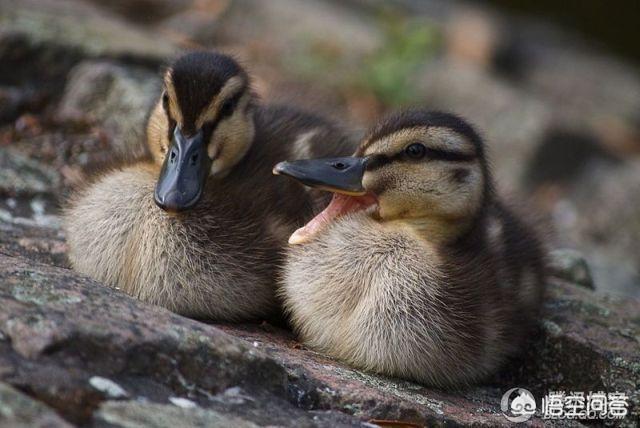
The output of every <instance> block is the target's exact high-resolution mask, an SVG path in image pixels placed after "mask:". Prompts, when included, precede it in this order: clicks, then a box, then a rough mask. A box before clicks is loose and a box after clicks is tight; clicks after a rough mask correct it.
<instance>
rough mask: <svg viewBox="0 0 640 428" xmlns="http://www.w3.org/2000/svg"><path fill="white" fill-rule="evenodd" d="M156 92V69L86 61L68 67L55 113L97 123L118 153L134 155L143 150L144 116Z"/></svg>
mask: <svg viewBox="0 0 640 428" xmlns="http://www.w3.org/2000/svg"><path fill="white" fill-rule="evenodd" d="M159 94H160V79H159V76H158V75H156V74H155V73H151V72H148V71H145V70H143V69H139V68H134V67H123V66H119V65H116V64H113V63H111V62H100V61H99V62H94V61H87V62H82V63H80V64H79V65H77V66H76V67H75V68H73V70H71V72H70V74H69V78H68V82H67V85H66V87H65V90H64V95H63V97H62V100H61V101H60V104H59V108H58V114H59V117H60V118H61V119H66V120H75V119H78V118H84V119H87V120H89V121H92V122H96V123H100V124H101V126H102V127H103V128H104V130H105V131H106V132H107V133H108V135H109V137H110V140H111V142H112V144H113V146H114V150H115V152H116V154H117V155H120V156H137V155H140V154H142V153H144V150H145V148H144V139H143V137H144V129H145V124H146V118H147V116H148V113H149V111H150V109H151V106H152V104H153V102H154V101H155V100H156V98H157V97H158V96H159Z"/></svg>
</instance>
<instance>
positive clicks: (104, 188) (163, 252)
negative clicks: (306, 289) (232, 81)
mask: <svg viewBox="0 0 640 428" xmlns="http://www.w3.org/2000/svg"><path fill="white" fill-rule="evenodd" d="M216 55H218V54H216ZM174 70H175V69H174ZM174 72H175V71H174ZM174 78H175V76H174ZM203 78H205V77H203ZM172 89H173V88H171V89H167V91H171V90H172ZM183 94H184V92H183ZM183 96H184V95H183ZM244 96H245V95H243V97H244ZM170 102H171V103H173V102H174V100H171V101H170ZM164 103H165V105H166V104H168V103H167V102H166V101H165V102H164ZM161 104H162V102H160V103H159V105H158V106H156V109H155V111H154V113H152V115H151V119H150V124H149V131H148V134H149V135H148V145H149V148H150V151H151V153H152V154H153V155H154V158H153V159H152V160H150V161H145V162H138V163H134V164H132V165H128V166H124V167H121V168H118V169H116V170H114V171H112V172H110V173H108V174H105V175H103V176H101V177H98V178H97V179H96V180H95V181H94V182H93V183H92V184H91V185H89V186H87V187H85V188H84V189H82V190H81V191H79V192H78V193H77V194H76V195H75V196H73V198H72V200H71V203H70V204H69V207H68V208H67V210H66V215H65V224H66V234H67V241H68V244H69V258H70V260H71V263H72V265H73V267H74V268H75V269H76V270H78V271H80V272H83V273H85V274H87V275H89V276H91V277H93V278H95V279H97V280H100V281H102V282H104V283H106V284H108V285H110V286H113V287H117V288H119V289H121V290H122V291H124V292H126V293H128V294H130V295H132V296H134V297H137V298H139V299H141V300H144V301H147V302H149V303H153V304H157V305H160V306H164V307H166V308H168V309H170V310H172V311H175V312H177V313H180V314H183V315H186V316H191V317H196V318H206V319H213V320H224V321H239V320H246V319H256V318H260V317H266V316H269V315H272V314H273V312H274V311H275V309H276V308H277V304H276V299H275V297H274V282H275V273H276V266H277V265H278V261H279V260H280V258H281V250H282V247H283V245H284V243H285V242H286V239H287V236H288V235H289V234H290V232H291V231H292V230H293V229H294V228H295V226H296V225H297V224H300V223H301V222H303V221H304V220H305V218H309V217H310V215H311V213H312V212H313V210H314V204H315V203H317V200H319V199H321V198H319V197H318V194H317V193H314V192H310V191H306V190H304V189H303V188H302V187H301V186H298V185H296V184H294V183H291V185H290V186H285V187H283V186H282V185H281V183H276V182H275V181H274V179H273V177H272V175H271V169H272V166H273V165H274V164H275V163H276V162H277V161H278V160H281V159H285V158H287V157H290V156H293V157H298V156H299V155H304V156H308V155H309V154H311V155H316V154H321V155H322V154H324V155H327V154H329V153H336V152H338V153H339V152H345V151H346V152H349V151H351V149H352V146H353V144H352V140H351V139H350V138H349V137H348V136H347V134H346V133H345V132H343V131H341V130H340V129H338V128H337V127H335V126H333V125H332V124H330V123H329V122H327V121H325V120H323V119H320V118H317V117H315V116H313V115H311V114H308V113H305V112H301V111H299V110H296V109H294V108H290V107H285V106H280V107H277V106H274V107H262V106H258V105H251V103H250V102H246V103H245V104H243V103H242V101H240V102H238V103H237V105H238V107H237V108H238V109H244V110H243V112H242V114H243V115H244V120H245V121H246V122H248V123H249V125H250V127H251V132H241V131H238V129H237V128H238V126H239V125H238V124H237V123H236V128H233V126H230V125H228V124H226V125H225V124H223V123H221V124H216V127H217V129H218V130H220V129H222V130H224V127H225V126H227V127H229V128H227V130H226V131H224V132H221V133H220V134H218V135H217V136H216V132H218V131H215V132H214V133H213V136H212V137H211V140H212V142H211V143H210V145H209V147H207V148H206V150H208V152H209V153H211V152H212V151H217V152H218V153H219V152H221V153H222V154H221V155H220V156H222V157H224V156H225V153H232V154H233V153H234V152H236V151H238V150H237V149H236V148H235V147H233V145H234V144H242V141H239V142H236V141H235V140H234V139H236V138H238V135H240V136H243V135H244V136H249V137H250V141H249V142H247V143H246V144H247V146H248V147H247V148H246V150H244V149H241V150H239V151H240V152H243V153H242V154H241V155H239V156H238V160H237V161H236V162H235V163H234V164H233V165H232V166H230V167H226V166H225V167H220V166H219V165H218V166H217V165H216V162H217V160H216V159H218V158H219V157H220V156H218V157H216V158H215V159H214V161H213V162H212V166H211V170H212V171H214V169H219V170H222V171H223V172H222V173H221V174H216V173H213V172H212V173H210V174H209V175H208V176H207V177H205V183H204V184H203V186H204V191H202V192H201V195H200V196H199V200H198V202H197V203H196V204H195V205H194V206H191V207H189V208H188V209H178V210H172V209H166V207H165V209H161V208H160V207H159V206H158V205H160V206H162V205H163V204H165V203H166V204H167V205H170V202H168V201H169V199H170V197H167V198H165V196H166V195H161V196H158V192H159V190H158V189H159V184H158V183H159V177H160V176H162V175H163V174H165V175H166V174H167V169H168V166H167V163H168V162H170V160H168V159H167V156H170V155H171V154H172V153H173V150H174V148H173V147H174V145H175V141H174V142H172V143H169V142H168V141H167V140H166V137H165V136H166V135H168V134H170V131H171V130H169V129H167V128H168V126H170V124H171V120H173V119H172V118H171V116H169V117H170V120H169V123H167V121H166V120H165V119H164V115H165V113H164V111H163V108H162V105H161ZM183 116H186V114H184V113H183ZM228 116H230V119H229V121H230V122H233V121H238V122H240V119H238V118H236V119H233V118H234V117H235V113H234V114H229V115H228ZM176 122H178V123H177V125H174V127H177V128H178V129H183V128H186V126H184V125H182V126H181V125H180V123H179V121H176ZM249 125H247V124H244V125H243V126H240V130H242V129H246V127H247V126H249ZM215 138H218V139H219V140H220V142H216V141H215ZM327 142H331V143H327ZM214 144H218V145H219V146H221V147H222V148H220V147H218V148H212V147H211V146H212V145H214ZM179 156H181V155H179ZM163 162H164V164H162V163H163ZM170 184H171V183H170ZM154 192H155V194H156V197H155V200H154ZM167 194H168V195H170V192H169V193H167ZM159 198H160V199H162V200H161V201H160V202H159V201H158V199H159ZM173 203H176V202H175V201H174V202H173Z"/></svg>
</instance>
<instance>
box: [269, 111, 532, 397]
mask: <svg viewBox="0 0 640 428" xmlns="http://www.w3.org/2000/svg"><path fill="white" fill-rule="evenodd" d="M410 117H412V118H413V120H409V118H410ZM418 119H419V120H418ZM443 119H446V120H443ZM459 123H462V124H464V122H461V120H460V119H458V118H456V117H455V116H451V115H443V114H435V115H434V114H431V113H424V112H413V113H412V114H405V115H399V116H394V117H392V118H390V119H389V120H387V121H386V122H384V123H383V124H382V125H380V126H379V127H378V128H377V129H376V130H374V131H373V132H372V133H371V134H370V137H369V138H368V139H367V140H365V142H364V143H363V145H362V146H361V148H360V149H359V151H358V153H357V155H359V156H360V157H362V158H368V162H367V166H366V167H365V168H368V169H366V170H365V172H364V173H363V177H362V183H363V191H366V192H367V196H362V197H361V196H345V195H343V194H340V193H338V194H336V195H335V196H334V200H333V201H332V202H331V204H330V206H329V208H328V209H327V210H328V211H332V210H335V209H337V208H336V207H345V206H351V205H353V201H346V202H345V200H349V199H355V200H358V199H359V198H365V199H366V198H370V196H369V195H373V197H375V199H376V203H375V204H374V205H373V206H368V208H365V209H360V210H356V211H350V212H345V213H342V214H341V215H339V216H336V217H333V218H331V219H330V221H327V222H326V224H324V225H323V226H322V227H321V228H320V230H319V231H316V232H315V233H314V234H313V235H312V236H310V237H305V239H304V240H303V242H299V241H298V240H297V239H294V242H297V243H298V245H292V246H291V247H290V248H289V250H288V255H287V260H286V262H285V264H284V268H283V275H282V278H283V279H282V282H281V294H282V296H283V298H284V301H285V307H286V309H287V311H288V312H289V314H290V317H291V322H292V324H293V325H294V327H295V329H296V331H297V332H298V333H299V335H300V337H301V338H302V340H303V341H305V342H306V343H307V344H308V345H309V346H311V347H312V348H314V349H317V350H319V351H321V352H325V353H327V354H329V355H331V356H334V357H336V358H338V359H341V360H343V361H346V362H348V363H350V364H351V365H354V366H356V367H359V368H362V369H365V370H369V371H374V372H378V373H382V374H386V375H391V376H396V377H401V378H405V379H411V380H415V381H418V382H421V383H425V384H429V385H435V386H440V387H454V386H460V385H465V384H469V383H473V382H476V381H479V380H481V379H483V378H485V377H487V376H488V375H490V374H491V373H493V372H494V371H495V370H496V369H497V368H498V367H499V366H500V364H501V363H503V362H504V360H505V359H506V358H507V357H508V356H509V355H512V354H513V353H515V352H517V350H518V349H519V347H520V346H521V344H522V340H523V338H524V337H525V336H526V333H527V332H528V328H529V327H530V324H531V323H532V322H533V320H534V319H535V314H536V313H537V311H538V309H539V307H540V303H541V299H542V293H543V287H544V263H543V251H542V245H541V243H540V241H539V240H538V238H537V237H536V235H535V233H534V232H533V231H532V230H531V229H530V228H529V227H528V226H527V225H525V223H524V222H523V221H521V220H520V219H519V218H517V217H516V216H515V215H514V214H513V213H512V212H511V211H510V210H509V209H507V208H505V207H504V205H503V204H502V203H501V202H500V201H499V200H498V198H497V197H496V196H495V195H494V194H493V191H492V190H491V184H490V177H489V176H488V169H487V167H486V161H485V160H484V155H483V152H482V147H481V146H480V145H478V146H477V147H473V146H474V145H473V144H469V143H466V142H462V141H457V140H462V139H468V138H472V139H476V138H477V139H478V141H479V137H477V135H476V134H475V133H473V134H472V135H470V136H469V135H467V134H468V133H469V132H473V131H472V130H471V129H470V128H468V127H467V125H466V124H464V126H463V127H462V128H460V127H457V126H454V125H456V124H459ZM417 128H419V129H420V131H419V132H417V131H416V129H417ZM416 142H418V144H424V146H426V147H427V155H426V156H425V157H423V158H421V159H409V158H407V157H406V156H405V155H404V154H403V151H404V150H406V148H408V146H410V145H412V144H416ZM429 150H431V151H433V153H434V155H433V156H434V158H433V159H431V160H429V159H428V158H427V156H428V154H429V153H431V152H430V151H429ZM398 153H400V154H401V155H399V154H398ZM456 154H461V156H459V157H458V158H456V157H455V155H456ZM462 154H465V155H466V154H468V155H469V156H468V157H464V156H462ZM449 158H450V159H449ZM454 158H455V160H452V159H454ZM345 162H347V163H348V161H345ZM293 164H295V162H294V163H293ZM283 169H284V171H282V169H281V171H280V172H281V173H287V169H288V168H286V167H285V168H283ZM462 170H464V171H466V172H464V173H463V172H460V171H462ZM296 173H297V172H296ZM296 173H294V174H289V175H294V177H295V174H296ZM403 174H406V176H403ZM297 178H300V177H297ZM303 178H304V177H303ZM316 178H317V177H316ZM334 191H336V192H340V189H339V188H338V189H334ZM459 192H462V194H461V195H460V194H459ZM424 200H426V202H425V203H424V204H423V201H424ZM365 202H366V201H365ZM350 204H351V205H350ZM364 205H367V204H366V203H365V204H364ZM332 206H333V207H334V208H332ZM307 227H308V226H307Z"/></svg>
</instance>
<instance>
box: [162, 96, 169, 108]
mask: <svg viewBox="0 0 640 428" xmlns="http://www.w3.org/2000/svg"><path fill="white" fill-rule="evenodd" d="M162 108H164V111H166V112H168V111H169V95H168V94H167V93H166V92H165V93H164V94H162Z"/></svg>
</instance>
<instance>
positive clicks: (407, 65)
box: [359, 15, 437, 106]
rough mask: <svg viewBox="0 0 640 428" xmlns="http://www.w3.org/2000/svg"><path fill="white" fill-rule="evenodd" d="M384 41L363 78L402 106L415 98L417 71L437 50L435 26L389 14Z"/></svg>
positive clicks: (385, 99) (378, 93)
mask: <svg viewBox="0 0 640 428" xmlns="http://www.w3.org/2000/svg"><path fill="white" fill-rule="evenodd" d="M381 25H382V26H383V29H384V34H385V40H384V43H383V45H382V46H381V47H380V48H379V49H378V50H377V51H376V52H374V53H373V54H371V55H370V56H369V57H368V58H366V59H365V62H364V64H363V67H362V69H361V70H362V72H361V76H360V78H359V80H360V82H361V83H362V84H363V85H364V86H365V88H366V89H369V90H370V91H371V92H373V94H374V95H375V96H376V97H377V98H378V99H379V100H380V101H381V102H382V103H383V104H386V105H389V106H401V105H404V104H407V103H408V102H410V101H411V100H412V98H414V94H415V89H414V84H415V82H414V79H413V77H414V75H415V73H416V71H417V70H418V69H419V68H420V66H421V65H422V64H424V63H425V62H426V61H427V60H428V59H429V58H430V57H431V56H432V55H433V53H434V51H435V49H436V46H437V34H436V31H435V29H434V28H433V27H432V26H430V25H429V24H427V23H426V22H424V21H409V20H407V19H403V18H400V17H397V16H388V15H385V18H384V19H383V20H382V22H381Z"/></svg>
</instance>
